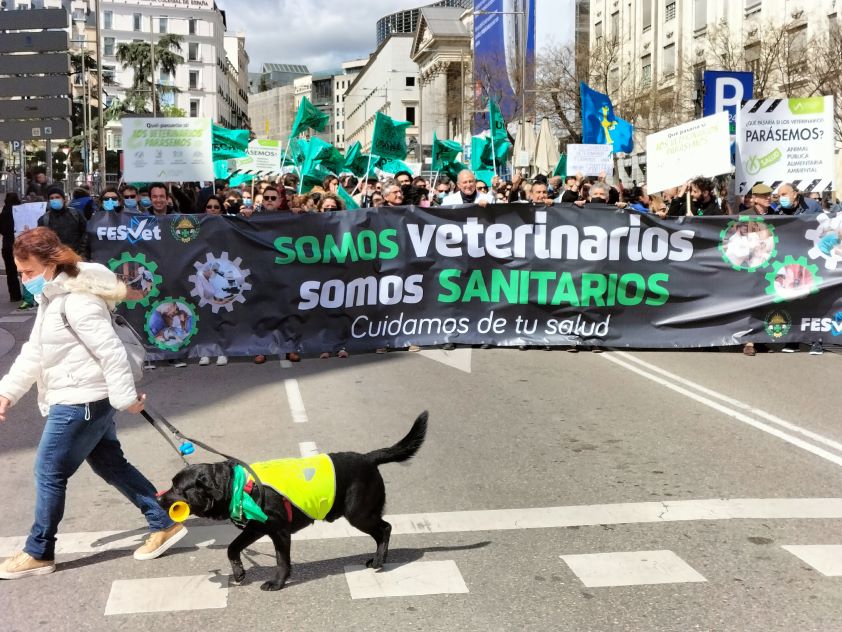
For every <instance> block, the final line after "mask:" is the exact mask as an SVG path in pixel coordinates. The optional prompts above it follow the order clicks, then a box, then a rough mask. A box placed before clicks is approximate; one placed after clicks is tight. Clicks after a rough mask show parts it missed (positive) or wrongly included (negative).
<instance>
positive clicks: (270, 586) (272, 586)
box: [260, 581, 283, 590]
mask: <svg viewBox="0 0 842 632" xmlns="http://www.w3.org/2000/svg"><path fill="white" fill-rule="evenodd" d="M281 588H283V584H281V582H273V581H269V582H263V583H262V584H260V590H280V589H281Z"/></svg>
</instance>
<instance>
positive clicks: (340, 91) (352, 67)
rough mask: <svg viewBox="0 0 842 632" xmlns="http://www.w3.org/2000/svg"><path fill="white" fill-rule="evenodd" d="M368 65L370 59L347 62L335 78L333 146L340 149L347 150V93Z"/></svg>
mask: <svg viewBox="0 0 842 632" xmlns="http://www.w3.org/2000/svg"><path fill="white" fill-rule="evenodd" d="M367 63H368V58H365V59H356V60H354V61H346V62H344V63H343V64H342V73H341V74H337V75H334V77H333V137H334V140H333V144H334V145H336V146H337V147H338V148H339V149H345V93H346V91H347V90H348V88H349V87H350V86H351V82H352V81H353V80H354V79H355V78H356V76H357V75H358V74H359V73H360V71H361V70H362V69H363V68H364V67H365V65H366V64H367Z"/></svg>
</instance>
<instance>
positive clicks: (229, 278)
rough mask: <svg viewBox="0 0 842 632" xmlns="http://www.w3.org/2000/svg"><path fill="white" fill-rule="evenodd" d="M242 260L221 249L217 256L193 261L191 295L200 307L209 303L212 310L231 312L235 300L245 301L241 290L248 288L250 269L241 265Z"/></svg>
mask: <svg viewBox="0 0 842 632" xmlns="http://www.w3.org/2000/svg"><path fill="white" fill-rule="evenodd" d="M241 264H242V259H241V258H240V257H237V258H236V259H233V260H231V259H229V258H228V253H227V252H223V253H222V254H221V255H220V256H219V257H216V256H215V255H213V254H212V253H208V254H207V258H206V259H205V261H196V262H195V263H194V264H193V267H194V268H196V273H195V274H193V275H191V276H190V279H189V280H190V283H192V284H193V289H192V290H191V291H190V295H191V296H195V297H196V298H197V299H198V301H199V307H204V306H210V308H211V309H212V310H213V312H214V313H217V312H218V311H219V310H220V309H225V310H227V311H229V312H230V311H231V310H233V309H234V303H245V302H246V299H245V297H244V296H243V292H245V291H247V290H250V289H251V284H250V283H248V281H247V280H246V279H247V277H248V275H249V274H250V273H251V271H250V270H244V269H242V268H241Z"/></svg>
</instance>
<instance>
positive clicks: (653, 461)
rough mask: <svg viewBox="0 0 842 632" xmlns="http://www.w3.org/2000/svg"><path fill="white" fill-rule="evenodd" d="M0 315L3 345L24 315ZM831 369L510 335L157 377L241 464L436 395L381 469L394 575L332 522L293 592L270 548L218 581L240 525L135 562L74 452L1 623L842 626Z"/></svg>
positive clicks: (9, 483)
mask: <svg viewBox="0 0 842 632" xmlns="http://www.w3.org/2000/svg"><path fill="white" fill-rule="evenodd" d="M11 310H12V306H11V305H0V315H2V314H6V313H7V312H9V311H11ZM14 316H17V315H14ZM3 318H4V317H0V327H3V328H5V329H6V330H7V331H8V332H9V333H10V334H11V336H6V335H3V334H2V332H0V353H2V351H3V350H4V349H5V348H8V347H10V346H11V345H12V344H15V343H14V342H13V338H12V337H14V339H17V341H18V344H19V342H20V339H21V338H22V337H24V336H25V335H26V333H27V331H28V328H29V327H30V326H31V321H30V320H29V319H24V320H25V322H8V321H4V320H3ZM4 342H5V347H4ZM16 350H17V346H15V347H14V348H12V349H11V350H10V351H9V353H8V354H7V355H5V356H4V357H2V358H0V370H2V371H5V370H6V369H7V368H8V366H9V365H10V363H11V360H12V359H13V357H14V354H15V352H16ZM840 369H842V357H840V355H838V354H837V353H826V354H825V355H823V356H820V357H814V356H809V355H807V354H806V353H800V354H793V355H784V354H766V355H758V356H756V357H755V358H746V357H744V356H743V355H741V354H737V353H713V352H694V353H643V352H633V353H628V352H612V353H604V354H591V353H580V354H577V355H573V354H568V353H564V352H545V351H537V350H536V351H529V352H519V351H515V350H503V349H500V350H487V351H473V352H471V351H469V350H457V351H455V352H452V353H447V352H422V353H420V354H410V353H404V352H398V353H390V354H387V355H385V356H379V355H367V356H356V357H351V358H350V359H347V360H340V359H336V358H333V359H331V360H317V359H313V360H305V361H303V362H301V363H300V364H295V365H288V364H286V363H280V362H278V361H277V360H275V361H274V362H269V363H267V364H265V365H262V366H257V365H254V364H251V363H250V362H249V361H247V360H241V361H236V362H232V364H230V365H229V366H227V367H224V368H223V367H215V366H210V367H199V366H196V365H191V366H189V367H188V368H186V369H175V368H170V367H166V368H164V367H161V368H159V369H157V370H156V371H154V372H152V373H150V374H149V378H148V380H147V383H146V385H145V388H146V391H147V392H148V393H149V397H150V400H151V401H152V402H153V403H154V404H156V405H157V407H158V408H159V409H160V410H161V411H164V412H165V413H166V414H167V416H168V417H169V419H170V420H171V421H172V422H173V423H175V424H176V425H177V426H178V427H180V428H181V429H182V430H183V431H184V433H185V434H187V435H192V436H195V437H197V438H200V439H202V440H204V441H206V442H208V443H210V444H212V445H214V446H217V447H219V448H221V449H223V451H228V452H229V453H233V454H236V455H238V456H240V457H241V458H243V459H246V460H260V459H267V458H276V457H281V456H297V455H298V454H300V453H306V452H308V451H312V450H314V449H317V450H323V451H329V450H346V449H351V450H359V451H367V450H370V449H373V448H377V447H383V446H385V445H388V444H390V443H392V442H394V441H395V440H397V439H398V438H400V437H401V436H403V434H404V433H405V432H406V431H407V430H408V428H409V426H410V424H411V423H412V421H413V419H414V417H415V416H416V415H417V414H418V413H419V412H420V411H422V410H425V409H427V410H429V411H430V429H429V434H428V440H427V442H426V444H425V445H424V447H423V448H422V450H421V452H420V453H419V454H418V456H417V458H416V459H415V460H413V461H412V462H411V463H410V464H409V465H408V466H402V465H386V466H383V467H382V472H383V474H384V477H385V479H386V484H387V489H388V506H387V514H388V515H389V516H390V518H389V520H390V521H391V522H392V523H393V525H394V532H393V537H392V548H391V554H390V562H391V563H392V564H393V565H394V566H390V567H389V569H388V570H387V571H386V572H381V573H373V572H371V571H368V570H361V569H360V568H359V567H360V565H362V564H364V562H365V560H366V559H368V557H370V555H371V553H372V551H373V546H372V544H373V543H372V542H371V541H370V539H369V538H368V537H367V536H362V535H360V534H359V533H358V532H355V531H353V529H351V528H350V527H348V526H347V525H345V524H343V523H341V522H338V523H334V524H333V525H315V526H313V527H310V528H309V529H307V530H305V531H303V532H301V534H300V536H301V537H299V538H297V539H296V540H294V543H293V579H292V581H291V582H290V584H289V585H288V586H287V588H285V589H284V590H283V591H281V592H279V593H264V592H261V591H260V589H259V585H260V583H261V582H262V581H264V580H265V579H267V578H268V576H269V573H268V570H267V568H266V566H267V565H269V564H271V563H272V555H271V548H270V546H269V545H268V544H267V543H258V544H256V545H255V546H254V547H252V549H250V550H249V553H248V555H247V558H248V562H247V564H246V566H247V568H248V569H249V574H248V576H247V580H246V582H245V584H244V585H241V586H234V585H229V582H228V572H229V569H228V567H227V562H226V561H225V551H224V547H225V545H226V544H227V542H228V541H230V539H231V538H232V537H233V536H234V535H236V529H235V528H234V527H232V526H230V525H227V524H214V523H210V522H207V521H202V520H197V519H195V518H191V519H190V520H189V521H188V523H187V525H188V527H189V528H190V531H191V533H190V535H189V536H188V538H186V539H185V540H184V541H182V543H181V544H182V546H180V547H179V548H177V549H174V550H173V552H171V553H169V554H167V555H166V556H164V557H163V558H161V559H159V560H155V561H151V562H136V561H134V560H133V559H132V557H131V550H132V548H133V547H134V546H137V544H138V542H139V541H140V539H141V538H142V536H143V529H142V526H143V523H142V520H140V519H139V516H138V515H137V512H136V511H135V510H134V508H133V507H131V506H130V505H128V504H127V503H126V501H124V500H123V499H122V498H121V497H120V496H119V495H118V494H117V493H116V492H115V491H114V490H112V489H110V488H108V487H107V486H106V485H104V484H103V483H102V482H101V481H100V480H98V479H97V478H96V477H95V476H93V475H92V474H91V472H90V470H89V469H87V467H83V470H82V471H80V473H79V474H78V475H77V476H76V477H74V479H73V480H72V482H71V485H70V490H69V501H68V510H67V514H66V517H65V520H64V522H63V524H62V536H61V537H60V539H59V543H60V544H59V547H60V553H59V556H58V560H59V565H58V572H56V573H55V574H53V575H50V576H46V577H40V578H31V579H28V580H22V581H18V582H3V583H2V584H0V591H2V603H3V606H2V609H0V629H3V630H34V629H40V628H41V627H46V626H49V628H50V629H54V630H112V629H121V630H138V631H140V630H149V629H161V628H169V629H172V628H179V629H182V630H194V629H221V630H228V629H251V630H269V629H271V630H278V629H287V630H310V631H317V630H424V631H430V630H551V629H552V630H575V631H583V630H612V631H613V630H635V631H637V630H669V631H673V630H682V631H683V630H697V629H698V630H734V631H737V630H739V631H745V630H764V631H768V630H785V631H792V630H799V631H801V630H822V631H826V630H842V617H840V615H842V606H840V603H842V602H841V601H840V598H839V597H840V592H841V591H842V583H840V582H842V578H840V577H839V575H842V478H840V473H841V472H842V470H841V469H840V468H842V430H840V428H839V413H838V411H839V409H840V404H842V398H841V397H840V394H839V388H838V383H839V378H838V376H839V373H840ZM40 428H41V421H40V419H39V418H38V417H37V414H36V412H35V403H34V396H33V395H29V396H27V397H26V398H25V399H24V400H23V401H22V402H21V403H20V404H19V405H18V406H17V407H16V408H15V409H13V411H12V414H11V415H10V418H9V420H8V422H7V423H5V424H3V425H2V426H0V453H2V457H3V463H4V466H5V472H4V476H3V482H4V483H3V485H2V490H0V497H2V504H3V513H2V520H0V555H6V554H8V553H9V552H10V551H12V550H14V549H15V548H16V547H18V546H19V545H20V542H21V539H22V537H23V536H25V534H26V532H27V530H28V527H29V524H30V521H31V512H32V502H33V501H32V497H33V492H32V481H31V471H32V461H33V454H34V448H35V445H36V443H37V440H38V436H39V432H40ZM120 433H121V438H122V440H123V444H124V448H125V451H126V452H127V454H128V455H129V457H130V459H131V460H132V461H133V462H135V463H136V464H137V465H138V466H139V467H140V468H141V470H142V471H144V472H145V473H146V474H147V476H149V477H150V478H151V479H152V480H153V481H154V482H155V484H156V485H158V486H159V487H161V488H164V487H167V486H168V480H169V478H170V477H171V476H172V475H173V473H174V472H175V471H176V470H177V469H178V468H179V460H178V458H177V457H176V456H175V454H174V453H171V452H169V451H168V450H169V448H168V447H167V446H166V444H165V443H164V442H163V440H162V439H161V438H160V437H159V436H158V435H157V433H155V432H154V431H153V430H152V429H151V428H149V426H148V424H146V422H144V421H143V420H142V419H141V418H139V417H131V416H123V417H122V418H121V420H120ZM196 457H197V458H196V460H197V461H198V460H200V459H202V460H204V459H207V460H210V458H209V455H207V454H206V453H201V452H200V453H199V454H197V455H196Z"/></svg>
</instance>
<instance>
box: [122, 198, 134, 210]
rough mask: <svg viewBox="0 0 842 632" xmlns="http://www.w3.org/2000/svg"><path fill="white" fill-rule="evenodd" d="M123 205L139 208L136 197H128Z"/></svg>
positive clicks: (129, 207)
mask: <svg viewBox="0 0 842 632" xmlns="http://www.w3.org/2000/svg"><path fill="white" fill-rule="evenodd" d="M123 205H124V206H125V207H126V208H128V209H136V208H137V200H136V199H135V198H126V199H125V200H124V201H123Z"/></svg>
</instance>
